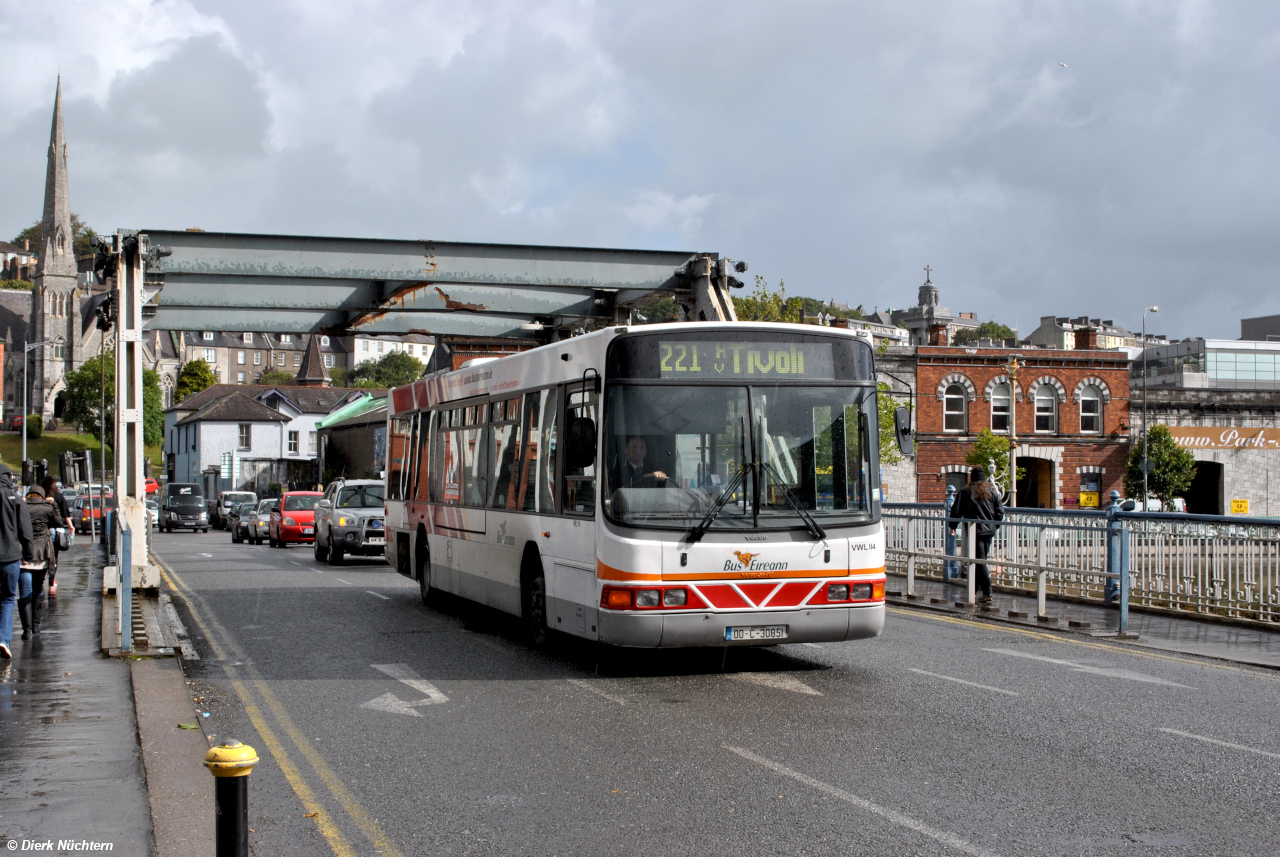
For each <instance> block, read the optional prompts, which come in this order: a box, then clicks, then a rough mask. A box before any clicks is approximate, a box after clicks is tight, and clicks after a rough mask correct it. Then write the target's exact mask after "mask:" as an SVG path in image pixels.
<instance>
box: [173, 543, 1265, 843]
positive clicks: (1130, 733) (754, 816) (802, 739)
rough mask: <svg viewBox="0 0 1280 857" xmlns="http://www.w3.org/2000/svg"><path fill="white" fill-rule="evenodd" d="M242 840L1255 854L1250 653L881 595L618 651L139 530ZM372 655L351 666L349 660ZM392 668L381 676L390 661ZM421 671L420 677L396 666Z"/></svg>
mask: <svg viewBox="0 0 1280 857" xmlns="http://www.w3.org/2000/svg"><path fill="white" fill-rule="evenodd" d="M156 551H157V553H158V555H159V556H160V557H161V559H162V560H163V561H164V563H165V564H166V565H167V566H168V567H169V568H170V569H171V571H172V572H173V576H174V578H175V583H177V584H178V587H179V593H178V596H177V598H176V599H175V600H176V601H178V603H179V605H180V610H181V612H182V615H183V618H184V621H185V622H186V624H187V626H188V629H189V630H190V632H191V634H192V637H193V639H194V641H195V644H196V647H197V648H198V649H199V651H200V653H201V655H202V657H203V658H204V660H202V661H200V662H198V663H196V664H189V665H188V668H189V675H188V678H189V679H190V680H191V681H192V682H193V689H194V692H195V694H196V696H197V698H198V701H199V702H200V704H201V705H202V706H203V710H207V711H208V712H209V715H210V716H209V717H208V718H205V719H204V724H205V726H206V728H207V729H208V731H210V732H211V733H213V734H214V735H216V736H217V737H219V738H220V737H235V738H238V739H240V740H242V741H246V742H248V743H251V744H253V745H254V746H255V747H257V749H258V752H259V755H260V756H261V757H262V759H263V761H262V763H261V764H260V765H259V766H258V769H257V770H256V771H255V773H254V775H253V778H252V781H251V793H250V801H251V810H250V817H251V827H253V829H254V833H253V834H252V835H251V842H252V843H253V848H254V853H256V854H261V855H267V854H270V855H316V854H326V853H333V854H343V855H345V854H375V853H382V854H403V855H416V854H458V855H464V854H466V855H489V854H493V855H499V854H502V855H505V854H537V855H599V854H606V853H608V854H645V855H652V854H697V855H699V857H709V855H734V857H742V855H757V854H804V855H837V854H839V855H849V854H922V855H934V854H937V855H943V854H990V855H1005V857H1011V855H1024V854H1045V855H1092V854H1097V855H1103V854H1107V855H1110V854H1116V853H1131V854H1153V855H1155V854H1188V855H1191V854H1207V853H1214V854H1231V855H1236V854H1238V855H1272V854H1274V853H1275V852H1276V845H1275V843H1276V842H1277V841H1280V821H1278V820H1277V819H1276V814H1275V808H1276V806H1277V805H1280V804H1278V802H1277V798H1278V797H1280V794H1278V793H1277V792H1278V790H1280V786H1278V784H1280V777H1278V776H1277V775H1278V774H1280V718H1277V717H1276V716H1275V711H1276V701H1277V699H1280V681H1278V679H1280V676H1278V675H1277V674H1276V673H1274V672H1270V671H1266V670H1262V669H1255V668H1251V667H1236V666H1231V665H1226V664H1222V663H1218V662H1213V661H1209V660H1201V659H1197V658H1194V657H1181V656H1175V655H1170V654H1167V653H1157V652H1149V651H1141V650H1135V649H1133V648H1125V647H1124V646H1123V644H1113V643H1107V642H1101V641H1096V640H1088V639H1083V638H1078V637H1077V638H1070V639H1068V638H1065V637H1062V636H1058V635H1052V634H1045V633H1041V632H1038V631H1033V630H1029V629H1028V630H1024V629H1015V628H1006V627H1000V626H992V625H988V624H982V623H976V622H971V621H967V620H964V619H960V618H956V617H948V616H936V615H927V614H924V613H921V612H914V611H909V610H906V609H899V608H891V609H890V613H889V617H888V622H887V625H886V630H885V633H884V634H883V635H882V636H881V637H879V638H877V639H875V640H871V641H858V642H850V643H834V644H823V645H818V646H808V645H779V646H775V647H771V648H767V649H734V650H729V651H728V652H727V653H726V652H724V651H723V650H715V651H704V652H685V651H673V652H618V651H609V650H603V649H601V648H598V647H595V646H592V645H587V644H582V643H577V642H574V641H570V640H558V641H555V642H554V643H553V644H552V645H551V646H550V647H549V648H547V649H546V650H544V651H535V650H533V649H531V648H530V647H529V646H528V645H526V643H525V642H524V641H523V639H522V637H521V634H520V631H519V627H518V625H517V623H516V622H515V621H514V620H512V619H509V618H508V617H505V616H502V615H500V614H497V613H495V612H493V611H490V610H488V609H487V608H483V607H478V606H474V605H468V604H465V603H461V602H458V601H456V600H452V599H448V598H441V599H439V600H438V601H437V603H435V604H434V605H433V606H432V607H431V608H426V607H424V606H423V605H422V603H421V601H420V600H419V598H418V592H417V587H416V585H415V584H414V583H412V582H411V581H408V580H405V579H404V578H401V577H399V576H398V575H396V574H395V573H394V572H392V571H391V570H390V569H389V568H388V567H387V566H386V565H385V564H384V563H381V562H375V561H367V560H366V561H361V560H348V562H347V563H346V564H344V565H343V566H341V567H333V566H329V565H324V564H319V563H317V562H315V560H314V559H313V557H312V555H311V550H310V548H304V547H294V548H290V549H288V550H275V549H271V548H268V547H266V546H249V545H233V544H231V542H230V539H229V537H228V535H227V534H226V533H221V532H217V533H214V532H211V533H209V534H207V535H203V534H189V533H188V534H169V535H164V534H160V535H157V538H156ZM379 667H381V669H379ZM401 679H403V680H401ZM422 682H426V683H427V684H423V683H422Z"/></svg>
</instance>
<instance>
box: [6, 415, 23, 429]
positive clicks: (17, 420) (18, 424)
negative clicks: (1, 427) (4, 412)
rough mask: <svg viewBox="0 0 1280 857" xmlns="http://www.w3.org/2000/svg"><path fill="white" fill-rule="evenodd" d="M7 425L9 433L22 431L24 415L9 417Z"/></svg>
mask: <svg viewBox="0 0 1280 857" xmlns="http://www.w3.org/2000/svg"><path fill="white" fill-rule="evenodd" d="M6 425H8V427H9V431H22V414H14V415H13V416H11V417H9V422H8V423H7V424H6Z"/></svg>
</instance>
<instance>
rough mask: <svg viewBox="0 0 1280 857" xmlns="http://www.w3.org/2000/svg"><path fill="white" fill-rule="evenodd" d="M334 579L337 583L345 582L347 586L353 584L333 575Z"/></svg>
mask: <svg viewBox="0 0 1280 857" xmlns="http://www.w3.org/2000/svg"><path fill="white" fill-rule="evenodd" d="M334 580H336V581H338V582H339V583H345V584H346V585H347V586H355V584H354V583H352V582H351V581H350V580H343V579H342V578H341V577H335V578H334Z"/></svg>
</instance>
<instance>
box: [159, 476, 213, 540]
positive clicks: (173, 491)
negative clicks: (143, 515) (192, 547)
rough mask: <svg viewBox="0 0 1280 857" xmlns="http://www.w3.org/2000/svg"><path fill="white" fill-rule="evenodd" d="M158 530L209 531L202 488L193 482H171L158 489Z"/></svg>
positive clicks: (207, 513) (207, 514)
mask: <svg viewBox="0 0 1280 857" xmlns="http://www.w3.org/2000/svg"><path fill="white" fill-rule="evenodd" d="M157 502H158V503H159V504H160V532H162V533H163V532H173V531H174V530H177V529H188V528H189V529H191V530H193V531H194V530H200V531H201V532H205V533H207V532H209V512H208V510H206V509H205V505H204V489H202V488H201V487H200V486H199V485H197V484H196V483H194V482H171V483H169V484H168V485H166V486H164V487H163V488H161V489H160V494H159V497H158V500H157Z"/></svg>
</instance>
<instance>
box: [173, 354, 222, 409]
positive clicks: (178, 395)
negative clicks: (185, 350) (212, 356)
mask: <svg viewBox="0 0 1280 857" xmlns="http://www.w3.org/2000/svg"><path fill="white" fill-rule="evenodd" d="M216 383H218V376H217V375H214V374H213V370H212V369H210V368H209V364H208V363H205V362H204V360H200V359H197V360H188V361H187V363H186V365H184V366H183V367H182V371H181V372H179V373H178V388H177V389H176V390H174V401H175V402H181V401H182V400H183V399H185V398H187V397H188V396H194V395H195V394H196V393H199V392H200V391H201V390H207V389H209V388H210V387H212V386H213V385H214V384H216Z"/></svg>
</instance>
